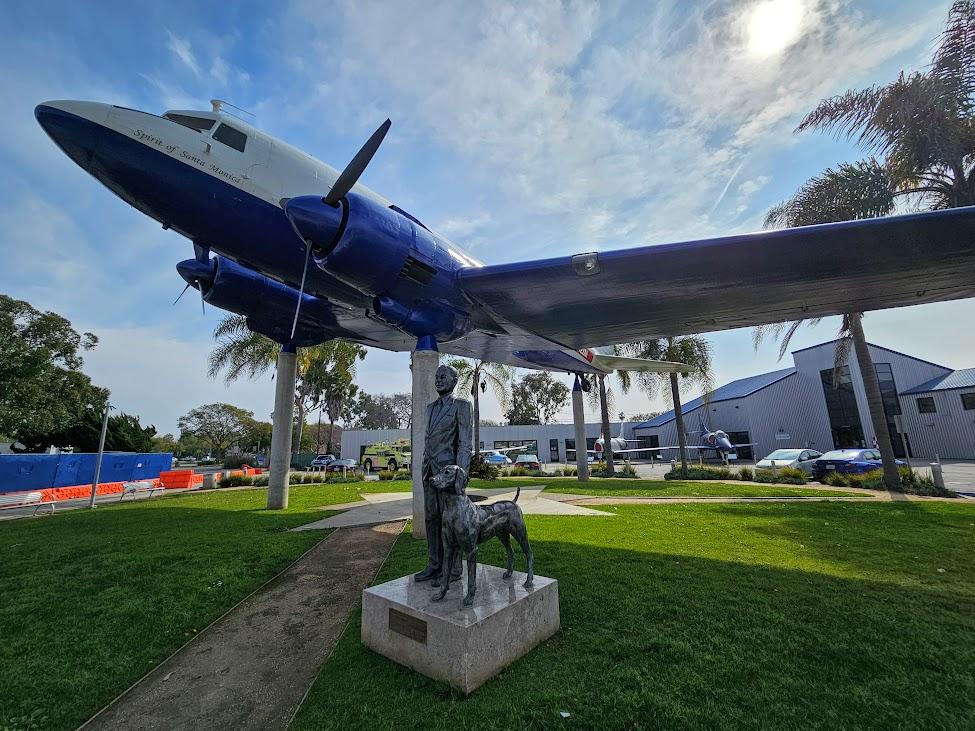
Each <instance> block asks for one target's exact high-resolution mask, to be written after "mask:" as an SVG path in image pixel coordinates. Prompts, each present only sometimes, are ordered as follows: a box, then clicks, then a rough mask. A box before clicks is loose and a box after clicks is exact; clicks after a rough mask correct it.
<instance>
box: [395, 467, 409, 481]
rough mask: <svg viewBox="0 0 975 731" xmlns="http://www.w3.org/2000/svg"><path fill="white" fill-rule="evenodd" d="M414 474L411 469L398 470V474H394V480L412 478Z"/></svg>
mask: <svg viewBox="0 0 975 731" xmlns="http://www.w3.org/2000/svg"><path fill="white" fill-rule="evenodd" d="M412 478H413V475H411V474H410V471H409V470H402V469H401V470H396V474H395V475H393V479H394V480H410V479H412Z"/></svg>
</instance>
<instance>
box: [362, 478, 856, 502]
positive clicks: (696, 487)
mask: <svg viewBox="0 0 975 731" xmlns="http://www.w3.org/2000/svg"><path fill="white" fill-rule="evenodd" d="M519 484H520V485H521V486H522V487H524V486H527V485H534V486H538V485H541V486H544V487H545V489H546V490H548V491H550V492H561V493H565V494H567V495H587V496H591V497H857V496H860V497H874V493H871V492H867V491H864V492H858V493H850V492H842V491H840V490H831V489H829V488H825V489H821V488H814V487H790V486H783V485H742V484H740V483H737V482H705V481H699V482H691V481H686V482H684V481H678V480H631V479H621V478H605V477H593V478H591V479H590V480H589V482H587V483H581V482H579V481H578V480H576V479H575V478H571V477H505V478H503V479H499V480H479V479H474V480H471V482H470V485H469V487H471V488H473V489H481V490H483V489H488V488H506V489H510V490H514V489H515V487H516V486H517V485H519ZM343 486H344V487H349V486H351V487H353V488H354V489H357V490H358V492H370V493H372V492H409V491H410V489H411V488H410V481H409V480H385V481H382V482H376V481H370V482H357V483H350V484H346V485H343ZM355 486H358V487H357V488H356V487H355ZM350 494H351V493H350ZM355 499H356V498H355V497H354V496H352V497H350V498H349V501H352V500H355Z"/></svg>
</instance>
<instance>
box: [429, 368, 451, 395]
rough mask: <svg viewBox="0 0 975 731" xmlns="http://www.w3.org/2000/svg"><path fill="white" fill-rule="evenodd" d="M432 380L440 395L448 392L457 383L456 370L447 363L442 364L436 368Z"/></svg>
mask: <svg viewBox="0 0 975 731" xmlns="http://www.w3.org/2000/svg"><path fill="white" fill-rule="evenodd" d="M433 382H434V383H435V384H436V386H437V393H439V394H440V395H441V396H444V395H445V394H448V393H450V392H451V391H453V390H454V386H456V385H457V371H456V370H454V369H453V368H452V367H451V366H449V365H442V366H440V367H439V368H438V369H437V375H436V376H434V379H433Z"/></svg>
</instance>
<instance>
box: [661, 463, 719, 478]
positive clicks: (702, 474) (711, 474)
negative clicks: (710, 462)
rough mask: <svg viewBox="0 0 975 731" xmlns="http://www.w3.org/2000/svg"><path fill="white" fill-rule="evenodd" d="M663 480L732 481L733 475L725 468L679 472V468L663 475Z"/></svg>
mask: <svg viewBox="0 0 975 731" xmlns="http://www.w3.org/2000/svg"><path fill="white" fill-rule="evenodd" d="M664 479H665V480H733V479H735V475H734V474H733V473H732V472H731V470H729V469H728V468H727V467H700V466H698V467H688V468H687V472H683V473H682V472H681V469H680V467H677V468H675V469H672V470H670V471H669V472H668V473H667V474H665V475H664Z"/></svg>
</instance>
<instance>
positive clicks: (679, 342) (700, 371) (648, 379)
mask: <svg viewBox="0 0 975 731" xmlns="http://www.w3.org/2000/svg"><path fill="white" fill-rule="evenodd" d="M617 350H618V351H619V352H620V354H622V355H628V356H631V357H634V358H649V359H652V360H668V361H672V362H675V363H686V364H687V366H688V370H687V371H686V372H684V373H681V374H679V375H678V374H677V373H650V372H647V371H637V372H636V381H637V383H638V384H639V386H640V389H641V390H643V392H644V393H646V394H647V396H649V397H650V398H654V397H655V396H656V395H657V393H658V391H659V389H660V388H661V387H662V385H663V384H664V383H669V385H670V397H671V400H672V401H673V404H674V419H675V420H676V427H677V446H678V448H679V450H680V465H681V472H682V474H687V429H686V428H685V426H684V414H683V411H682V408H683V407H682V405H681V392H682V391H685V392H686V391H688V390H690V389H692V388H695V389H697V388H699V389H700V390H701V393H702V396H701V398H702V400H703V401H704V403H707V402H708V399H709V398H710V395H711V391H713V390H714V374H713V372H712V370H711V343H709V342H708V341H707V340H706V339H705V338H702V337H700V336H699V335H684V336H681V337H670V338H660V339H657V340H640V341H637V342H633V343H626V344H624V345H620V346H617ZM619 373H620V379H621V383H622V384H623V385H624V388H629V386H630V383H631V378H630V374H629V373H627V372H626V371H620V372H619Z"/></svg>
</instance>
